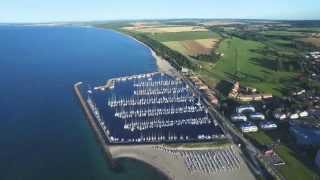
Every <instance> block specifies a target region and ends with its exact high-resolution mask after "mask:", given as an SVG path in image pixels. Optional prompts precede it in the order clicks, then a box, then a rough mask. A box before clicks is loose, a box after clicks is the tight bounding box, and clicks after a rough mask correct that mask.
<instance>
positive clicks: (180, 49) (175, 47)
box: [163, 41, 189, 56]
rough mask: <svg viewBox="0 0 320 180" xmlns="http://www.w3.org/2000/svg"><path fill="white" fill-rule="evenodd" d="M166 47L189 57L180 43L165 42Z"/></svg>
mask: <svg viewBox="0 0 320 180" xmlns="http://www.w3.org/2000/svg"><path fill="white" fill-rule="evenodd" d="M163 44H164V45H166V46H168V47H169V48H171V49H173V50H176V51H178V52H180V53H181V54H183V55H186V56H187V55H188V54H189V53H188V50H187V49H186V48H185V47H184V46H183V45H182V44H181V43H179V41H169V42H163Z"/></svg>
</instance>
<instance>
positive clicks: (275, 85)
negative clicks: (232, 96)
mask: <svg viewBox="0 0 320 180" xmlns="http://www.w3.org/2000/svg"><path fill="white" fill-rule="evenodd" d="M264 47H265V46H264V44H262V43H260V42H256V41H249V40H243V39H240V38H236V37H233V38H229V39H225V40H223V41H222V42H221V44H220V46H219V47H218V48H217V50H216V51H218V52H221V53H223V54H224V56H223V57H221V58H220V59H219V61H218V62H217V63H216V64H215V65H214V66H210V65H208V64H205V65H203V66H202V67H203V68H202V69H201V70H200V73H203V74H205V75H206V76H209V77H210V76H211V77H215V78H217V79H220V80H222V79H226V78H227V79H237V78H239V80H240V82H241V83H243V84H245V85H249V86H253V87H256V88H257V89H259V90H261V91H265V92H271V93H273V94H276V95H280V94H281V92H280V89H281V88H284V86H285V84H283V83H282V81H286V80H289V79H290V78H292V77H293V76H294V75H295V73H292V72H286V71H276V70H275V69H274V68H273V67H274V66H276V65H275V64H274V63H275V62H274V61H273V60H272V59H268V58H266V57H263V56H262V55H261V54H259V53H257V52H255V51H256V50H258V49H261V48H264Z"/></svg>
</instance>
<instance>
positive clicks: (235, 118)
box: [230, 114, 247, 122]
mask: <svg viewBox="0 0 320 180" xmlns="http://www.w3.org/2000/svg"><path fill="white" fill-rule="evenodd" d="M230 119H231V121H232V122H245V121H247V116H245V115H243V114H232V115H231V117H230Z"/></svg>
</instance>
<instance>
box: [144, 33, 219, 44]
mask: <svg viewBox="0 0 320 180" xmlns="http://www.w3.org/2000/svg"><path fill="white" fill-rule="evenodd" d="M149 36H150V37H151V38H153V39H155V40H157V41H160V42H168V41H184V40H195V39H212V38H214V39H219V38H220V36H219V34H217V33H215V32H211V31H202V32H179V33H177V32H175V33H155V34H149Z"/></svg>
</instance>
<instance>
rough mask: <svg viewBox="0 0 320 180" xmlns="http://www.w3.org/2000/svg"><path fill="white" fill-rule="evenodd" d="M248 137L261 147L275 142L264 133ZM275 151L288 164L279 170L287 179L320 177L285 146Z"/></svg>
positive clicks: (298, 179)
mask: <svg viewBox="0 0 320 180" xmlns="http://www.w3.org/2000/svg"><path fill="white" fill-rule="evenodd" d="M248 137H249V138H250V139H251V140H253V141H255V142H256V143H258V144H259V145H265V144H271V143H272V142H273V140H272V139H271V138H270V137H269V136H268V135H267V134H265V133H264V132H262V131H259V132H257V133H251V134H248ZM275 151H276V152H277V153H278V155H279V156H280V157H281V158H282V159H283V160H284V161H285V162H286V165H283V166H280V167H279V168H278V169H279V171H280V173H281V174H282V175H283V176H285V178H286V179H296V180H313V178H314V177H318V176H317V175H316V173H315V172H313V171H311V170H310V169H309V168H308V167H306V166H305V165H304V164H303V163H302V162H300V161H299V160H298V159H297V158H296V157H295V156H294V154H295V153H294V152H293V151H292V150H291V149H289V148H288V147H286V146H285V145H279V146H277V148H276V149H275Z"/></svg>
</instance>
